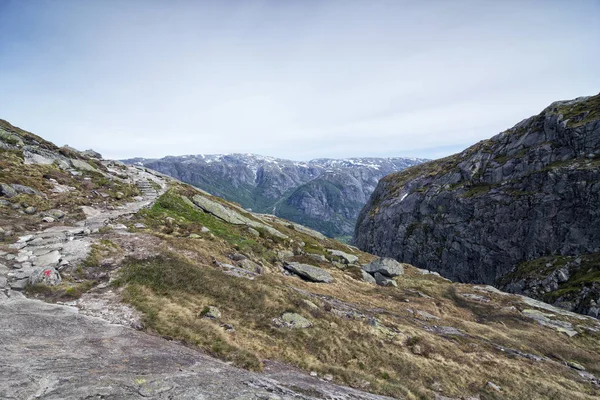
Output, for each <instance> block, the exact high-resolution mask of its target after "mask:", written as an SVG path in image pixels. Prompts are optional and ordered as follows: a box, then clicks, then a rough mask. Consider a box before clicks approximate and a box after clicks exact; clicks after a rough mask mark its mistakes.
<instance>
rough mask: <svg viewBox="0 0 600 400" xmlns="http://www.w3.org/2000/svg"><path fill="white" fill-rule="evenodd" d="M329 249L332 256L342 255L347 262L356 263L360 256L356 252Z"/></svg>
mask: <svg viewBox="0 0 600 400" xmlns="http://www.w3.org/2000/svg"><path fill="white" fill-rule="evenodd" d="M327 251H328V252H329V254H331V255H332V256H336V257H341V258H343V259H344V261H345V262H346V264H354V263H355V262H357V261H358V257H357V256H355V255H354V254H348V253H345V252H343V251H340V250H334V249H327Z"/></svg>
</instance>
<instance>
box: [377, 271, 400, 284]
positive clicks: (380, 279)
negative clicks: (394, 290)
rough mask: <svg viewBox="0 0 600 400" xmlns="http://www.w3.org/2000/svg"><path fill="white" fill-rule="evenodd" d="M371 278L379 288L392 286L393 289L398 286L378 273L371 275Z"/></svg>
mask: <svg viewBox="0 0 600 400" xmlns="http://www.w3.org/2000/svg"><path fill="white" fill-rule="evenodd" d="M373 277H374V278H375V282H376V283H377V284H378V285H379V286H394V287H397V286H398V283H396V281H395V280H393V279H390V278H388V277H387V276H385V275H382V274H380V273H379V272H375V273H374V274H373Z"/></svg>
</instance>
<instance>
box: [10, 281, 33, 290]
mask: <svg viewBox="0 0 600 400" xmlns="http://www.w3.org/2000/svg"><path fill="white" fill-rule="evenodd" d="M28 284H29V279H17V280H14V281H11V282H10V284H9V285H10V288H11V289H13V290H23V289H25V288H26V287H27V285H28Z"/></svg>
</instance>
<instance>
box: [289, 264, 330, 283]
mask: <svg viewBox="0 0 600 400" xmlns="http://www.w3.org/2000/svg"><path fill="white" fill-rule="evenodd" d="M285 269H287V270H288V271H290V272H293V273H295V274H296V275H299V276H300V277H301V278H303V279H305V280H308V281H311V282H323V283H331V282H333V277H332V276H331V274H330V273H329V272H327V271H325V270H324V269H323V268H319V267H315V266H313V265H308V264H301V263H297V262H292V263H287V264H286V265H285Z"/></svg>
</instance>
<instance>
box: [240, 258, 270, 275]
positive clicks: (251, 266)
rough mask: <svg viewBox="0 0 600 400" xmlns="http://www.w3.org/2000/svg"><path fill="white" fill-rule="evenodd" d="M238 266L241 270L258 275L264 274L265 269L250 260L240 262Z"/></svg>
mask: <svg viewBox="0 0 600 400" xmlns="http://www.w3.org/2000/svg"><path fill="white" fill-rule="evenodd" d="M237 264H238V266H239V267H240V268H243V269H245V270H248V271H252V272H256V273H257V274H262V273H263V272H264V268H263V267H262V266H261V265H258V264H257V263H255V262H254V261H252V260H248V259H247V258H245V259H242V260H239V261H238V262H237Z"/></svg>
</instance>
